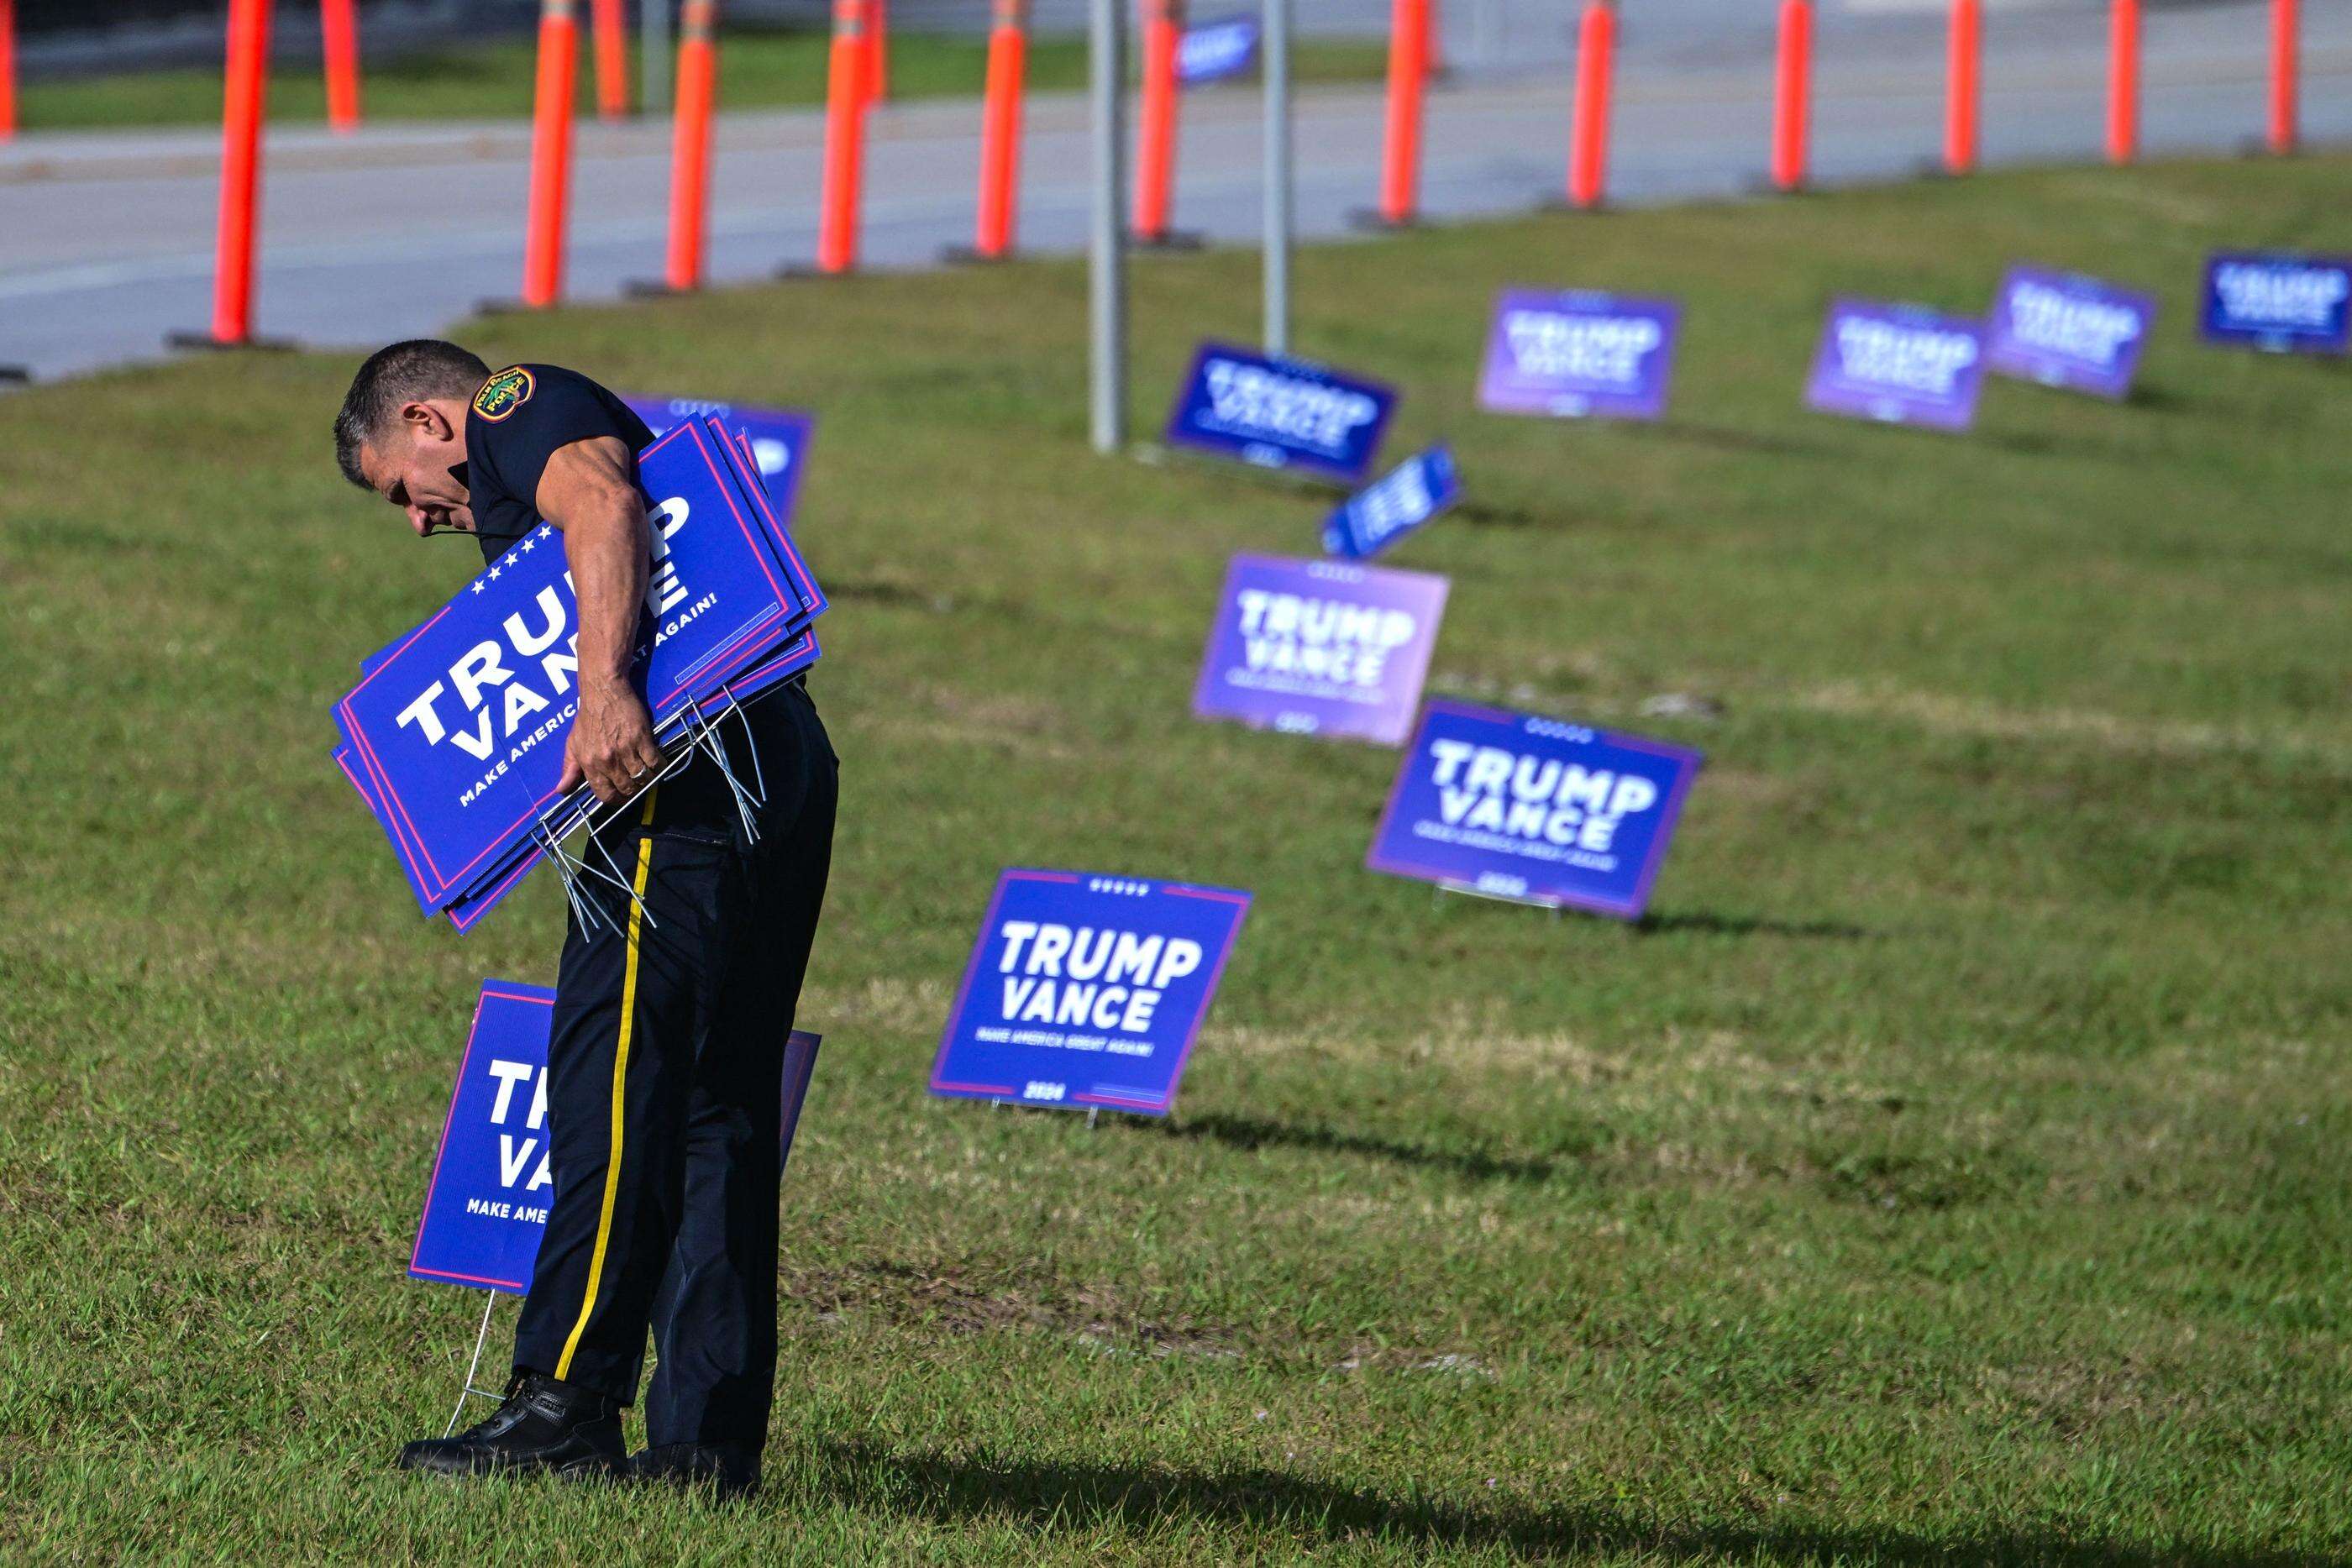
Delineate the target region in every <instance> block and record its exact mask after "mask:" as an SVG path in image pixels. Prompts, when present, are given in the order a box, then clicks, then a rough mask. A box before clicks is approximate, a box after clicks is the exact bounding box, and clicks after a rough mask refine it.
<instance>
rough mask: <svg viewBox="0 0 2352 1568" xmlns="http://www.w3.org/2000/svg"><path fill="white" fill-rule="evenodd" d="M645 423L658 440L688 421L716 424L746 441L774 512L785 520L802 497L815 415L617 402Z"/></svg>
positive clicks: (694, 402) (683, 400)
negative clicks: (773, 503)
mask: <svg viewBox="0 0 2352 1568" xmlns="http://www.w3.org/2000/svg"><path fill="white" fill-rule="evenodd" d="M621 401H622V402H625V403H627V404H628V405H629V407H630V408H631V409H632V410H634V411H635V413H636V416H637V417H638V418H639V419H642V420H644V421H645V422H646V426H647V428H649V429H651V430H652V431H653V433H654V434H655V435H656V436H657V437H658V436H663V435H667V434H669V432H670V430H671V429H672V427H674V426H676V425H677V424H679V423H683V422H684V421H686V420H689V419H715V420H717V421H718V422H719V423H720V424H721V425H723V426H725V427H726V428H727V429H728V430H730V431H732V432H734V433H736V434H740V435H741V436H743V437H744V438H745V439H747V440H749V441H750V442H751V453H752V457H753V460H754V461H755V462H756V463H757V464H758V465H759V471H760V477H761V479H762V480H763V481H765V482H766V484H767V486H768V494H769V496H770V497H772V498H773V499H774V501H775V504H776V510H777V511H778V512H780V513H781V514H782V515H783V516H784V517H787V518H789V517H792V515H793V502H794V501H796V500H797V499H798V498H799V497H800V487H801V472H802V470H803V468H804V467H805V466H806V458H807V455H808V444H809V437H810V436H811V435H812V434H814V433H815V430H816V416H815V415H814V414H813V413H801V412H800V411H799V410H797V409H790V408H746V407H744V406H743V405H741V404H740V403H732V402H711V401H709V399H706V398H689V397H665V398H653V397H625V398H623V399H622V400H621Z"/></svg>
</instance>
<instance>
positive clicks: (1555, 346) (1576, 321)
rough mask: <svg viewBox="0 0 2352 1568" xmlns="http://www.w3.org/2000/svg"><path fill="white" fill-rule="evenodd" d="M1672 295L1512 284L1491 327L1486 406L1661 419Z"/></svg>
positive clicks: (1482, 387) (1671, 340)
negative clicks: (1544, 289)
mask: <svg viewBox="0 0 2352 1568" xmlns="http://www.w3.org/2000/svg"><path fill="white" fill-rule="evenodd" d="M1681 318H1682V308H1681V307H1680V306H1678V305H1676V304H1675V302H1674V301H1673V300H1671V299H1637V298H1631V297H1620V296H1617V295H1612V294H1595V293H1587V292H1582V291H1579V292H1575V293H1569V294H1544V293H1538V292H1536V291H1534V290H1531V289H1524V288H1511V289H1505V290H1504V291H1503V292H1502V293H1501V294H1499V295H1497V296H1496V299H1495V321H1494V325H1493V326H1492V327H1491V328H1490V329H1488V330H1487V334H1486V368H1485V369H1484V371H1481V373H1480V375H1479V377H1478V405H1479V406H1480V407H1481V408H1485V409H1490V410H1492V411H1493V412H1495V413H1540V414H1552V415H1555V416H1558V417H1561V418H1569V419H1577V418H1595V419H1655V418H1657V417H1658V416H1659V415H1660V414H1662V413H1665V411H1666V383H1667V381H1668V379H1669V378H1670V376H1671V375H1672V373H1673V370H1674V357H1675V329H1676V326H1677V324H1678V323H1679V322H1680V320H1681Z"/></svg>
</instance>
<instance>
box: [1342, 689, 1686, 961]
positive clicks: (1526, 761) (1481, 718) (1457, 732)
mask: <svg viewBox="0 0 2352 1568" xmlns="http://www.w3.org/2000/svg"><path fill="white" fill-rule="evenodd" d="M1700 760H1701V758H1700V757H1699V754H1698V753H1697V752H1696V751H1693V750H1690V749H1689V748H1687V747H1680V746H1669V745H1667V744H1665V743H1664V742H1663V741H1656V740H1646V739H1643V738H1641V737H1637V736H1630V735H1612V734H1610V733H1608V732H1607V731H1605V730H1598V729H1588V728H1585V727H1582V726H1580V725H1573V724H1566V723H1562V722H1561V721H1559V720H1558V719H1550V718H1538V717H1535V716H1531V715H1528V714H1520V713H1505V712H1501V711H1499V710H1496V709H1493V708H1482V707H1472V706H1468V705H1466V704H1463V703H1455V702H1443V701H1441V702H1433V703H1431V704H1430V705H1429V708H1428V711H1427V712H1426V713H1425V714H1424V715H1423V717H1422V723H1421V731H1420V733H1419V734H1417V735H1415V736H1414V737H1413V739H1412V747H1410V748H1409V749H1408V750H1407V751H1406V753H1405V758H1404V763H1403V766H1402V767H1401V768H1399V769H1398V771H1397V778H1396V785H1395V788H1394V789H1392V790H1391V792H1390V794H1389V803H1388V809H1387V810H1385V811H1384V812H1383V813H1382V814H1381V825H1380V829H1379V831H1377V832H1375V833H1374V834H1373V835H1372V846H1371V851H1370V853H1369V854H1368V855H1367V856H1366V857H1365V862H1364V863H1365V864H1367V865H1369V866H1370V867H1371V869H1372V870H1374V871H1382V872H1388V873H1391V874H1393V875H1397V876H1409V877H1416V878H1418V879H1420V880H1422V881H1423V882H1433V883H1437V884H1438V885H1439V886H1441V887H1446V888H1451V889H1453V890H1454V891H1456V892H1460V893H1477V894H1486V895H1488V896H1490V897H1495V898H1508V899H1516V900H1518V901H1520V902H1522V903H1528V904H1547V905H1559V904H1569V905H1572V906H1574V907H1576V908H1579V909H1590V910H1593V911H1596V912H1597V913H1600V914H1602V915H1616V916H1617V917H1619V918H1620V919H1624V920H1634V919H1638V918H1640V916H1641V914H1642V911H1643V908H1644V907H1645V906H1646V905H1647V904H1648V903H1649V900H1650V884H1651V883H1653V882H1654V881H1655V880H1656V879H1657V874H1658V867H1659V865H1660V864H1661V863H1663V862H1664V860H1665V855H1666V845H1667V842H1668V841H1670V840H1671V839H1672V838H1673V836H1674V831H1675V819H1676V817H1678V816H1679V815H1680V814H1681V812H1682V809H1683V798H1684V796H1685V795H1686V794H1687V793H1689V790H1690V786H1691V780H1692V779H1694V778H1696V776H1697V773H1698V768H1699V762H1700Z"/></svg>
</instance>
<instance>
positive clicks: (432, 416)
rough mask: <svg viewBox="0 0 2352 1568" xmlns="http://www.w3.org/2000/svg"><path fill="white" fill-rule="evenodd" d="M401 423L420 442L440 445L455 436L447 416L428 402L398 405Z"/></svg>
mask: <svg viewBox="0 0 2352 1568" xmlns="http://www.w3.org/2000/svg"><path fill="white" fill-rule="evenodd" d="M400 418H401V422H402V423H404V424H406V425H407V426H408V427H409V430H410V432H411V433H412V434H415V436H417V437H418V438H419V439H420V440H425V441H431V442H435V443H441V442H446V441H448V440H449V439H450V438H451V437H452V436H454V435H455V434H457V426H456V425H454V424H452V423H449V416H448V415H447V414H446V413H442V412H441V411H440V410H439V409H437V408H435V407H434V406H433V405H432V404H431V403H429V402H404V403H403V404H401V405H400Z"/></svg>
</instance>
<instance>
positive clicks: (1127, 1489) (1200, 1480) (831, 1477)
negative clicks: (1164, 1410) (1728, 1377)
mask: <svg viewBox="0 0 2352 1568" xmlns="http://www.w3.org/2000/svg"><path fill="white" fill-rule="evenodd" d="M782 1469H783V1470H784V1475H783V1476H780V1477H778V1478H777V1479H779V1480H784V1483H785V1484H784V1485H783V1486H782V1487H779V1488H776V1489H774V1490H777V1491H779V1492H782V1491H787V1490H792V1489H793V1485H794V1483H796V1482H798V1481H799V1479H801V1478H802V1477H803V1476H805V1477H807V1478H808V1484H810V1485H811V1486H812V1487H814V1489H815V1490H818V1491H820V1492H822V1493H824V1495H825V1496H826V1497H828V1498H830V1499H835V1500H840V1501H842V1502H845V1503H847V1504H849V1505H850V1506H852V1507H862V1508H887V1509H895V1510H898V1511H902V1512H905V1513H908V1514H911V1515H915V1516H919V1517H920V1518H923V1519H927V1520H929V1521H933V1522H937V1523H955V1522H958V1521H962V1520H966V1519H973V1518H985V1519H988V1520H990V1521H995V1522H999V1523H1002V1522H1005V1521H1024V1520H1025V1521H1028V1523H1029V1527H1030V1528H1031V1529H1032V1530H1034V1531H1037V1532H1039V1533H1041V1534H1042V1533H1045V1532H1046V1531H1051V1532H1053V1533H1055V1534H1071V1535H1076V1534H1080V1533H1083V1532H1085V1531H1091V1530H1095V1529H1098V1528H1100V1527H1101V1526H1104V1525H1116V1526H1118V1527H1120V1528H1123V1529H1133V1530H1136V1531H1139V1532H1143V1533H1150V1532H1152V1531H1158V1530H1160V1529H1162V1528H1165V1527H1167V1526H1171V1525H1172V1526H1177V1527H1179V1528H1181V1527H1182V1526H1185V1525H1205V1526H1209V1527H1211V1528H1234V1527H1246V1528H1251V1529H1259V1530H1272V1531H1286V1532H1288V1533H1290V1534H1292V1535H1295V1536H1309V1535H1311V1536H1319V1537H1322V1538H1324V1539H1326V1540H1330V1541H1357V1542H1361V1541H1364V1540H1366V1539H1368V1538H1369V1539H1371V1540H1377V1541H1380V1542H1384V1543H1387V1544H1391V1545H1418V1546H1422V1547H1438V1548H1456V1549H1469V1550H1473V1551H1484V1552H1500V1553H1504V1554H1507V1555H1512V1556H1535V1557H1550V1556H1561V1555H1568V1554H1571V1553H1573V1554H1579V1555H1581V1554H1585V1553H1594V1552H1639V1553H1642V1554H1643V1555H1645V1556H1647V1557H1649V1558H1651V1559H1654V1560H1657V1561H1664V1562H1697V1561H1702V1560H1703V1561H1706V1562H1745V1561H1750V1560H1754V1559H1758V1558H1770V1559H1772V1560H1775V1561H1805V1562H1822V1563H1827V1562H1836V1561H1847V1562H1874V1563H1897V1564H1916V1565H1917V1568H1927V1565H1928V1564H1935V1565H1937V1568H1944V1565H1947V1564H1949V1563H1955V1562H1966V1563H2047V1564H2053V1565H2055V1568H2158V1564H2167V1565H2174V1568H2322V1565H2323V1564H2327V1563H2339V1562H2340V1561H2341V1560H2340V1559H2335V1558H2331V1557H2327V1556H2324V1555H2322V1554H2320V1553H2316V1552H2281V1551H2273V1550H2268V1549H2262V1548H2253V1549H2248V1550H2243V1551H2239V1550H2229V1549H2212V1548H2200V1547H2193V1546H2185V1545H2184V1546H2166V1547H2163V1548H2147V1547H2140V1546H2134V1545H2128V1544H2125V1543H2122V1542H2108V1541H2102V1540H2099V1539H2096V1538H2095V1537H2087V1538H2086V1537H2067V1538H2061V1537H2058V1536H2053V1535H2042V1534H2037V1533H2027V1532H2020V1531H1955V1532H1953V1533H1952V1534H1949V1535H1926V1534H1916V1533H1912V1532H1908V1531H1872V1530H1853V1531H1839V1530H1823V1529H1817V1528H1813V1527H1810V1526H1804V1525H1795V1524H1791V1525H1786V1526H1776V1525H1771V1524H1756V1525H1745V1524H1708V1525H1676V1524H1674V1523H1671V1522H1655V1521H1646V1520H1643V1519H1641V1518H1639V1517H1637V1516H1636V1515H1634V1514H1633V1513H1632V1512H1631V1511H1625V1510H1621V1509H1617V1508H1612V1507H1609V1506H1605V1505H1599V1504H1590V1505H1580V1506H1574V1507H1558V1506H1554V1507H1543V1506H1538V1505H1535V1504H1530V1503H1522V1502H1517V1501H1513V1500H1508V1499H1506V1498H1497V1499H1496V1500H1495V1501H1494V1502H1492V1503H1489V1504H1486V1505H1483V1506H1476V1507H1472V1506H1465V1505H1463V1504H1458V1503H1451V1502H1444V1501H1438V1500H1432V1499H1427V1498H1401V1497H1389V1496H1384V1495H1382V1494H1381V1493H1379V1492H1375V1491H1370V1490H1365V1489H1363V1488H1360V1487H1346V1486H1335V1485H1332V1484H1330V1483H1328V1482H1324V1481H1317V1480H1311V1479H1307V1478H1305V1477H1302V1476H1294V1475H1289V1474H1286V1473H1284V1472H1283V1471H1280V1470H1270V1469H1263V1468H1257V1467H1236V1468H1232V1469H1218V1470H1183V1469H1164V1468H1160V1467H1148V1466H1142V1465H1100V1464H1077V1463H1056V1462H1051V1461H1045V1460H1034V1459H1025V1458H1013V1457H1010V1456H1008V1455H1003V1454H999V1453H992V1452H989V1451H987V1450H985V1449H982V1450H978V1451H971V1452H960V1453H958V1454H956V1455H954V1456H950V1455H947V1454H941V1453H919V1454H894V1453H892V1452H890V1451H889V1450H887V1449H886V1448H882V1447H880V1446H879V1445H877V1444H873V1443H867V1442H856V1441H852V1442H832V1443H825V1444H822V1445H820V1446H818V1447H817V1448H814V1450H813V1451H812V1452H811V1453H810V1454H809V1455H808V1456H807V1457H806V1459H805V1461H804V1462H803V1463H799V1464H788V1465H787V1466H785V1467H782ZM786 1477H789V1478H790V1479H785V1478H786Z"/></svg>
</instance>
